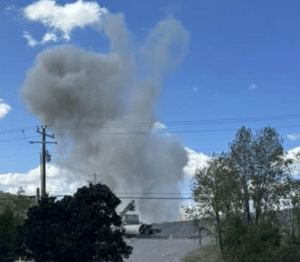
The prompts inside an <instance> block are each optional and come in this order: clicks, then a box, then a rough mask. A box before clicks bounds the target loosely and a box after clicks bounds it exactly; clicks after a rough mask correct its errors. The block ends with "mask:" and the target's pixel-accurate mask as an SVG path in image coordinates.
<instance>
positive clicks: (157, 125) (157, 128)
mask: <svg viewBox="0 0 300 262" xmlns="http://www.w3.org/2000/svg"><path fill="white" fill-rule="evenodd" d="M166 129H167V126H166V125H164V124H163V123H161V122H159V121H156V122H155V123H154V125H153V128H152V131H162V130H166Z"/></svg>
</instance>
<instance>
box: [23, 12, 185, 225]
mask: <svg viewBox="0 0 300 262" xmlns="http://www.w3.org/2000/svg"><path fill="white" fill-rule="evenodd" d="M102 29H103V31H102V32H103V33H104V35H105V36H106V37H107V38H108V40H109V42H110V51H109V52H108V53H105V54H100V53H94V52H87V51H85V50H82V49H80V48H77V47H74V46H66V45H65V46H58V47H55V48H51V49H48V50H45V51H43V52H41V53H40V54H39V55H38V56H37V58H36V63H35V65H34V67H33V68H32V69H30V70H29V71H28V73H27V76H26V79H25V81H24V84H23V87H22V90H21V96H22V98H23V99H24V101H25V102H26V105H27V106H28V108H29V110H30V111H31V112H32V113H33V114H35V115H37V116H38V117H39V119H40V120H41V122H42V123H43V124H44V125H50V126H52V131H53V132H54V133H55V134H56V138H57V140H58V142H59V144H60V148H59V150H60V151H62V150H64V151H65V152H66V157H65V158H64V159H60V161H59V164H60V165H63V166H64V167H67V168H69V169H71V170H73V171H74V173H76V176H77V178H82V177H84V178H85V180H88V179H91V177H89V175H91V174H93V173H97V174H99V175H100V176H101V179H102V181H103V182H104V183H106V184H107V185H108V186H109V187H110V188H111V189H112V190H113V191H114V192H116V193H119V192H132V193H137V192H138V193H142V192H147V193H150V192H160V193H161V192H165V193H167V192H171V193H179V192H180V190H179V188H178V186H179V183H180V182H181V181H182V179H183V175H184V174H183V167H184V166H185V165H186V163H187V160H188V159H187V153H186V151H185V150H184V148H183V147H182V145H181V143H180V142H179V141H177V140H176V139H174V138H172V137H171V136H167V135H161V134H157V133H155V132H154V131H153V126H154V124H155V123H156V121H157V118H156V116H155V107H156V104H157V102H158V98H159V95H160V87H161V84H162V80H163V76H164V75H165V74H166V73H168V72H170V70H173V69H175V68H176V67H177V66H178V65H179V64H180V63H181V62H182V60H183V58H184V56H185V55H186V53H187V48H188V43H189V34H188V33H187V31H186V30H185V28H184V27H183V26H182V24H181V23H180V22H179V21H177V20H176V19H174V18H169V19H166V20H163V21H160V22H159V23H158V24H157V25H156V26H155V27H154V28H153V29H151V30H150V31H149V34H148V36H147V37H146V40H145V41H144V43H143V44H141V45H139V46H135V45H133V43H131V42H130V41H131V40H130V34H129V32H128V29H127V28H126V26H125V23H124V17H123V16H122V15H120V14H119V15H111V14H110V15H108V16H107V17H106V19H105V22H104V24H103V28H102ZM139 196H141V195H139ZM144 196H149V195H144ZM124 202H125V201H124ZM137 208H138V210H139V212H140V216H141V218H142V219H143V220H146V221H147V222H154V221H162V220H168V219H174V218H176V216H177V215H178V211H179V203H178V202H177V201H164V200H140V201H138V203H137Z"/></svg>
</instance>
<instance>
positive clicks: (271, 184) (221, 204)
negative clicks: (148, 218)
mask: <svg viewBox="0 0 300 262" xmlns="http://www.w3.org/2000/svg"><path fill="white" fill-rule="evenodd" d="M289 164H291V161H290V159H286V158H285V154H284V151H283V146H282V139H280V137H279V135H278V133H277V132H276V130H275V129H274V128H271V127H266V128H264V129H262V130H260V131H259V132H257V134H256V135H255V136H254V135H253V134H252V132H251V130H250V129H248V128H246V127H242V128H241V129H240V130H238V132H237V134H236V137H235V139H234V140H233V142H232V143H231V144H230V150H229V153H228V154H225V153H223V155H221V156H213V157H212V159H211V160H210V161H208V163H207V166H206V167H204V168H201V169H198V170H197V172H196V175H195V182H194V184H193V187H192V190H193V195H194V197H195V207H196V210H195V211H194V213H196V214H197V215H198V216H199V218H203V217H205V215H209V216H211V217H212V218H213V220H214V222H215V225H216V232H217V235H218V239H219V245H220V249H221V252H222V256H223V259H225V260H226V261H258V260H257V259H258V258H257V255H255V254H256V253H257V252H258V253H259V254H260V259H261V261H272V260H270V258H272V259H274V254H275V253H276V252H275V251H276V250H279V247H280V245H281V232H280V223H279V220H278V216H277V214H276V211H278V210H279V207H280V206H281V205H282V201H280V198H284V197H287V196H288V195H289V192H290V190H291V187H290V185H289V183H290V181H291V180H290V176H289V172H288V168H287V167H288V165H289ZM276 208H277V210H275V209H276ZM264 259H265V260H264ZM274 261H275V260H274Z"/></svg>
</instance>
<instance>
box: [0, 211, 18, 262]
mask: <svg viewBox="0 0 300 262" xmlns="http://www.w3.org/2000/svg"><path fill="white" fill-rule="evenodd" d="M16 232H17V223H16V219H15V215H14V212H13V210H12V209H11V208H10V207H9V205H5V208H4V211H3V212H2V213H1V214H0V258H7V257H11V256H13V250H14V241H15V236H16Z"/></svg>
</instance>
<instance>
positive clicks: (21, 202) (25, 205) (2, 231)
mask: <svg viewBox="0 0 300 262" xmlns="http://www.w3.org/2000/svg"><path fill="white" fill-rule="evenodd" d="M24 193H25V191H24V190H23V188H22V187H20V188H19V190H18V193H17V196H16V195H10V194H4V193H3V194H2V195H3V196H5V198H3V200H5V201H6V203H5V204H4V205H3V207H2V208H3V211H2V212H1V214H0V258H6V257H14V252H15V241H16V235H17V231H18V226H20V225H22V224H23V223H24V221H25V216H26V213H27V211H28V209H29V207H30V205H31V201H30V200H29V199H28V198H27V197H26V196H25V195H24Z"/></svg>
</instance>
